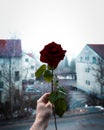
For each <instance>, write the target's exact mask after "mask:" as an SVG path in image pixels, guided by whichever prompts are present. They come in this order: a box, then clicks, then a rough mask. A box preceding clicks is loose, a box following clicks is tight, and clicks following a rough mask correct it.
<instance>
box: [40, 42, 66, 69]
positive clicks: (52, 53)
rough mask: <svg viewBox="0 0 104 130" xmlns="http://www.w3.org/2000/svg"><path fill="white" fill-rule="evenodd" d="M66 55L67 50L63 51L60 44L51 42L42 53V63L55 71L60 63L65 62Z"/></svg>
mask: <svg viewBox="0 0 104 130" xmlns="http://www.w3.org/2000/svg"><path fill="white" fill-rule="evenodd" d="M65 53H66V50H63V49H62V47H61V45H60V44H57V43H55V42H51V43H49V44H47V45H46V46H45V47H44V48H43V50H41V51H40V54H41V56H40V61H42V62H45V63H47V64H48V65H49V66H50V67H52V68H54V69H55V68H56V67H57V66H58V64H59V62H60V61H61V60H63V58H64V56H65Z"/></svg>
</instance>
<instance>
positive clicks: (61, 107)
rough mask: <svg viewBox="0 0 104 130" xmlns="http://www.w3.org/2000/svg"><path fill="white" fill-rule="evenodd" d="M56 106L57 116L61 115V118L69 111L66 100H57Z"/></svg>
mask: <svg viewBox="0 0 104 130" xmlns="http://www.w3.org/2000/svg"><path fill="white" fill-rule="evenodd" d="M54 105H55V112H56V114H57V115H59V116H60V117H62V116H63V114H64V112H65V111H66V109H67V103H66V100H65V99H57V100H56V102H55V104H54Z"/></svg>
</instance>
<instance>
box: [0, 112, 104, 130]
mask: <svg viewBox="0 0 104 130" xmlns="http://www.w3.org/2000/svg"><path fill="white" fill-rule="evenodd" d="M32 123H33V121H24V122H23V121H22V122H21V121H19V122H14V123H12V124H11V125H5V126H0V129H1V130H11V129H13V130H29V128H30V127H31V125H32ZM57 124H58V125H57V126H58V130H104V112H102V113H96V114H87V115H79V116H69V117H63V118H58V119H57ZM47 130H55V127H54V121H53V119H51V120H50V122H49V126H48V128H47Z"/></svg>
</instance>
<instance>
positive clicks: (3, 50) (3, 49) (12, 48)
mask: <svg viewBox="0 0 104 130" xmlns="http://www.w3.org/2000/svg"><path fill="white" fill-rule="evenodd" d="M21 55H22V50H21V40H19V39H0V57H20V56H21Z"/></svg>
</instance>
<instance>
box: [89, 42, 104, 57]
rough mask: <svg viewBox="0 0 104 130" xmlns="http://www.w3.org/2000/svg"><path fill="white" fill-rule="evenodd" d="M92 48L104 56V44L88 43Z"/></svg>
mask: <svg viewBox="0 0 104 130" xmlns="http://www.w3.org/2000/svg"><path fill="white" fill-rule="evenodd" d="M87 45H88V46H89V47H90V48H91V49H93V50H94V51H95V52H96V53H97V54H98V55H99V56H101V57H102V58H104V44H87Z"/></svg>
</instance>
